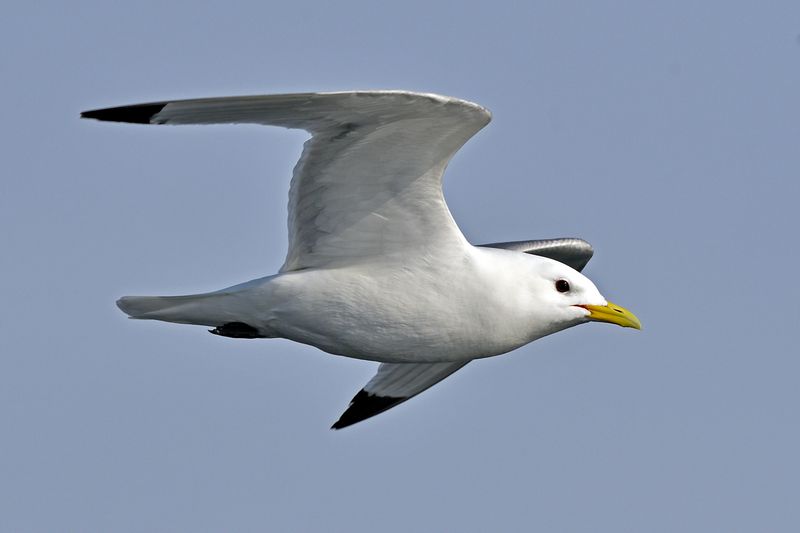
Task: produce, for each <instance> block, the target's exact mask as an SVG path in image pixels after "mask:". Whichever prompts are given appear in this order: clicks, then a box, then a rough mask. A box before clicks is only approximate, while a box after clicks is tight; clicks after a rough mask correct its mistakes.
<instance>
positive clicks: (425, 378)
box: [331, 361, 469, 429]
mask: <svg viewBox="0 0 800 533" xmlns="http://www.w3.org/2000/svg"><path fill="white" fill-rule="evenodd" d="M468 362H469V361H459V362H455V363H452V362H447V363H382V364H381V365H380V366H379V367H378V373H377V374H375V376H374V377H373V378H372V379H371V380H369V383H367V384H366V385H364V388H363V389H361V390H360V391H358V394H356V395H355V396H354V397H353V399H352V400H350V405H349V406H348V407H347V410H346V411H345V412H344V413H342V416H341V417H339V420H337V421H336V423H335V424H333V426H331V429H342V428H345V427H347V426H351V425H353V424H355V423H357V422H361V421H362V420H366V419H367V418H370V417H372V416H375V415H377V414H379V413H382V412H384V411H386V410H388V409H391V408H392V407H394V406H396V405H398V404H401V403H403V402H404V401H406V400H408V399H410V398H413V397H414V396H416V395H417V394H419V393H420V392H422V391H424V390H425V389H429V388H430V387H433V386H434V385H436V384H437V383H439V382H440V381H442V380H443V379H444V378H446V377H447V376H449V375H450V374H452V373H453V372H455V371H456V370H458V369H459V368H461V367H463V366H464V365H466V364H467V363H468Z"/></svg>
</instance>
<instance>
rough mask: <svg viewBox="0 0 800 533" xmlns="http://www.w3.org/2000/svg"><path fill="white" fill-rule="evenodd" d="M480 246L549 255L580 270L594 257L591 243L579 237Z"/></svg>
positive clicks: (494, 243)
mask: <svg viewBox="0 0 800 533" xmlns="http://www.w3.org/2000/svg"><path fill="white" fill-rule="evenodd" d="M479 246H483V247H486V248H502V249H504V250H513V251H515V252H524V253H526V254H533V255H540V256H542V257H549V258H550V259H555V260H556V261H560V262H561V263H564V264H565V265H568V266H570V267H572V268H574V269H575V270H577V271H578V272H580V271H581V270H583V267H585V266H586V263H588V262H589V259H591V258H592V254H594V250H593V249H592V245H591V244H589V243H588V242H586V241H584V240H583V239H577V238H566V239H541V240H536V241H511V242H493V243H491V244H481V245H479Z"/></svg>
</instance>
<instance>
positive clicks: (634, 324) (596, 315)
mask: <svg viewBox="0 0 800 533" xmlns="http://www.w3.org/2000/svg"><path fill="white" fill-rule="evenodd" d="M579 307H583V308H584V309H586V310H587V311H589V320H596V321H598V322H610V323H611V324H616V325H618V326H622V327H623V328H636V329H642V323H641V322H639V319H638V318H636V315H634V314H633V313H631V312H630V311H628V310H627V309H625V308H624V307H622V306H619V305H617V304H612V303H611V302H608V303H607V304H606V305H581V306H579Z"/></svg>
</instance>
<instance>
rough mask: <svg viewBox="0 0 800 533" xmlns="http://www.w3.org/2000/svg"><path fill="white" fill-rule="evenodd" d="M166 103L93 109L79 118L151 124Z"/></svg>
mask: <svg viewBox="0 0 800 533" xmlns="http://www.w3.org/2000/svg"><path fill="white" fill-rule="evenodd" d="M166 105H167V103H166V102H158V103H155V104H137V105H126V106H121V107H107V108H105V109H93V110H91V111H84V112H83V113H81V118H94V119H97V120H105V121H108V122H131V123H133V124H151V123H152V121H151V119H152V118H153V117H154V116H155V115H157V114H158V113H159V112H160V111H161V110H162V109H164V106H166Z"/></svg>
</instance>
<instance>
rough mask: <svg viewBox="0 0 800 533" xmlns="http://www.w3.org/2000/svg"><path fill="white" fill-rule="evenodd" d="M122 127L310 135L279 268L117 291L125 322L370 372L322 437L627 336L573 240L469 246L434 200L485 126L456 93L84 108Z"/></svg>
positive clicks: (621, 313)
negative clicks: (263, 345) (575, 331)
mask: <svg viewBox="0 0 800 533" xmlns="http://www.w3.org/2000/svg"><path fill="white" fill-rule="evenodd" d="M81 116H82V117H83V118H93V119H97V120H103V121H111V122H131V123H137V124H232V123H236V124H239V123H249V124H263V125H266V126H282V127H285V128H299V129H303V130H306V131H307V132H309V133H310V134H311V137H310V139H309V140H308V141H306V143H305V145H304V147H303V153H302V156H301V157H300V160H299V161H298V162H297V165H296V166H295V169H294V174H293V176H292V180H291V185H290V190H289V250H288V254H287V256H286V260H285V262H284V264H283V266H282V267H281V269H280V271H279V272H278V273H277V274H275V275H272V276H267V277H263V278H259V279H255V280H252V281H248V282H245V283H242V284H239V285H234V286H232V287H228V288H225V289H221V290H218V291H215V292H209V293H204V294H193V295H188V296H125V297H122V298H120V299H119V300H118V301H117V305H118V306H119V308H120V309H121V310H122V311H124V312H125V313H127V314H128V315H129V316H130V317H131V318H136V319H148V320H162V321H165V322H175V323H179V324H196V325H203V326H207V327H211V328H212V329H210V330H209V331H210V332H211V333H214V334H216V335H222V336H226V337H234V338H245V339H254V338H285V339H290V340H293V341H296V342H300V343H304V344H309V345H311V346H315V347H317V348H319V349H321V350H324V351H325V352H328V353H331V354H336V355H343V356H346V357H353V358H357V359H366V360H370V361H377V362H379V363H380V365H379V366H378V369H377V373H376V374H375V376H374V377H373V378H372V379H371V380H370V381H369V382H368V383H367V384H366V385H365V386H364V388H363V389H361V390H360V391H359V392H358V393H357V394H356V395H355V397H354V398H353V399H352V400H351V402H350V404H349V406H348V407H347V409H346V410H345V411H344V413H343V414H342V415H341V417H340V418H339V420H337V421H336V422H335V423H334V424H333V426H332V428H333V429H340V428H344V427H347V426H350V425H352V424H355V423H357V422H360V421H362V420H365V419H367V418H370V417H372V416H374V415H376V414H378V413H381V412H383V411H386V410H387V409H390V408H392V407H394V406H396V405H398V404H400V403H402V402H404V401H406V400H408V399H409V398H411V397H413V396H416V395H417V394H419V393H420V392H422V391H424V390H426V389H428V388H429V387H432V386H433V385H435V384H436V383H438V382H439V381H441V380H443V379H445V378H446V377H447V376H449V375H451V374H452V373H454V372H456V371H457V370H458V369H460V368H462V367H463V366H464V365H466V364H467V363H469V362H470V361H472V360H473V359H479V358H483V357H491V356H495V355H500V354H503V353H506V352H509V351H511V350H514V349H516V348H519V347H520V346H523V345H525V344H528V343H529V342H531V341H534V340H536V339H539V338H541V337H544V336H545V335H550V334H551V333H555V332H557V331H560V330H563V329H566V328H569V327H572V326H575V325H578V324H582V323H585V322H588V321H600V322H607V323H611V324H617V325H620V326H624V327H632V328H637V329H641V325H640V323H639V320H638V319H637V318H636V316H634V315H633V314H632V313H631V312H630V311H628V310H626V309H624V308H622V307H620V306H618V305H616V304H613V303H611V302H609V301H607V300H606V299H605V298H604V297H603V295H602V294H600V292H599V291H598V290H597V288H596V287H595V285H594V283H592V281H590V280H589V279H588V278H587V277H586V276H584V275H583V274H581V273H580V270H582V269H583V267H584V266H585V265H586V263H587V262H588V261H589V259H590V258H591V256H592V247H591V246H590V245H589V243H587V242H586V241H584V240H581V239H575V238H569V239H547V240H533V241H518V242H504V243H493V244H484V245H480V246H473V245H471V244H470V243H469V242H468V241H467V239H466V238H465V237H464V235H463V234H462V233H461V231H460V230H459V228H458V226H457V225H456V223H455V221H454V220H453V217H452V215H451V214H450V211H449V209H448V208H447V204H446V203H445V200H444V196H443V194H442V175H443V173H444V170H445V168H446V166H447V164H448V162H449V161H450V159H451V158H452V157H453V155H454V154H455V153H456V152H457V151H458V150H459V149H460V148H461V146H462V145H463V144H464V143H465V142H467V140H469V139H470V138H471V137H472V136H473V135H475V134H476V133H477V132H478V131H479V130H480V129H482V128H483V127H484V126H486V125H487V124H488V123H489V121H490V120H491V114H490V113H489V111H488V110H486V109H485V108H483V107H481V106H479V105H477V104H474V103H472V102H468V101H465V100H460V99H457V98H452V97H447V96H440V95H436V94H425V93H416V92H407V91H353V92H336V93H302V94H278V95H264V96H232V97H222V98H205V99H194V100H173V101H164V102H155V103H147V104H138V105H129V106H122V107H112V108H106V109H98V110H93V111H86V112H84V113H82V114H81Z"/></svg>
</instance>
